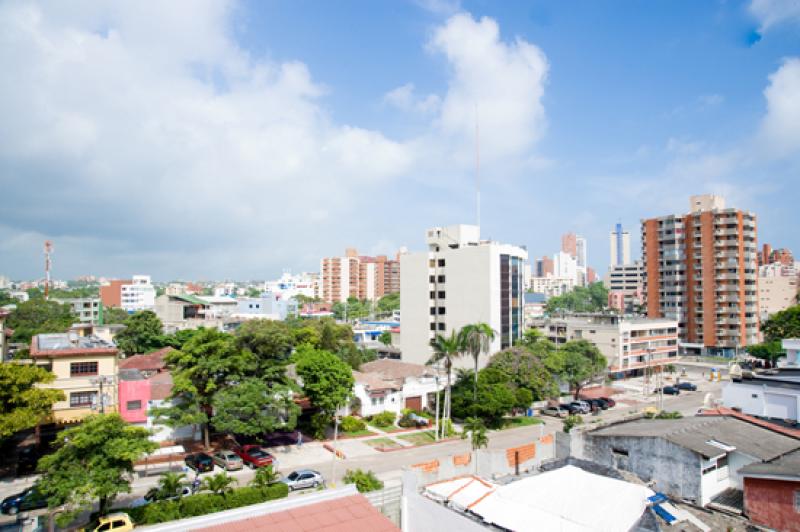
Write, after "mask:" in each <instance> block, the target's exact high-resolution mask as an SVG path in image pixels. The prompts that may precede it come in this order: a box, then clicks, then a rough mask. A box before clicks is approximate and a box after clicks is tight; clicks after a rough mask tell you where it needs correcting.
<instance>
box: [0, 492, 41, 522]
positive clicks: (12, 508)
mask: <svg viewBox="0 0 800 532" xmlns="http://www.w3.org/2000/svg"><path fill="white" fill-rule="evenodd" d="M46 506H47V499H46V498H45V496H44V495H42V494H41V493H40V492H39V490H38V489H36V486H33V487H30V488H28V489H26V490H23V491H21V492H19V493H15V494H14V495H11V496H9V497H6V498H5V499H3V502H2V503H0V512H1V513H4V514H8V515H16V514H17V513H18V512H27V511H28V510H38V509H39V508H44V507H46Z"/></svg>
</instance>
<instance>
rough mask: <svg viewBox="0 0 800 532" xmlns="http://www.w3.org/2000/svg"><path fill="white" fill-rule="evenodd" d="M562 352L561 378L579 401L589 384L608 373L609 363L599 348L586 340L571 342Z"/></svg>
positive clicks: (565, 345)
mask: <svg viewBox="0 0 800 532" xmlns="http://www.w3.org/2000/svg"><path fill="white" fill-rule="evenodd" d="M560 351H561V353H563V357H564V358H563V368H562V374H561V376H562V378H563V379H564V380H565V381H566V382H567V383H568V384H569V385H570V388H571V389H572V390H573V392H574V394H575V399H577V398H578V395H579V394H580V391H581V389H582V388H583V387H584V386H585V385H586V384H587V383H589V382H590V381H591V380H593V379H595V378H596V377H597V376H599V375H601V374H603V373H604V372H605V371H606V368H607V367H608V361H607V360H606V357H604V356H603V354H602V353H600V350H599V349H597V347H595V346H594V345H593V344H591V343H590V342H588V341H586V340H570V341H569V342H567V343H566V344H564V347H563V348H562V349H561V350H560Z"/></svg>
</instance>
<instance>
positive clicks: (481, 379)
mask: <svg viewBox="0 0 800 532" xmlns="http://www.w3.org/2000/svg"><path fill="white" fill-rule="evenodd" d="M472 382H473V377H472V371H471V370H469V371H467V372H464V373H463V374H462V376H461V378H460V379H459V380H458V381H457V382H456V384H455V386H453V392H452V410H453V415H455V416H456V417H457V418H462V419H464V418H467V417H478V418H481V419H482V420H483V422H484V423H485V424H486V425H487V426H488V427H500V426H502V425H503V418H504V416H505V415H506V414H508V413H509V412H511V410H512V409H513V408H514V406H515V405H516V402H517V396H516V393H515V392H516V390H515V388H514V386H513V384H512V383H510V382H509V381H508V378H507V377H506V375H504V374H503V373H502V372H501V371H498V370H497V369H495V368H483V369H482V370H480V371H479V372H478V400H477V402H473V398H472Z"/></svg>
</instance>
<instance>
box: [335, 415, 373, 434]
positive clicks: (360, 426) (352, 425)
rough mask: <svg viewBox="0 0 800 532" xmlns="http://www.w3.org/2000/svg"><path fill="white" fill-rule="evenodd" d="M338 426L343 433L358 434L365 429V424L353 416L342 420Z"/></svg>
mask: <svg viewBox="0 0 800 532" xmlns="http://www.w3.org/2000/svg"><path fill="white" fill-rule="evenodd" d="M339 426H340V427H341V428H342V430H343V431H345V432H359V431H362V430H364V429H366V428H367V424H366V423H364V421H362V420H360V419H358V418H357V417H353V416H346V417H344V418H342V424H341V425H339Z"/></svg>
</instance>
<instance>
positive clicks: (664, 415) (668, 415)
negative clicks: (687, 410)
mask: <svg viewBox="0 0 800 532" xmlns="http://www.w3.org/2000/svg"><path fill="white" fill-rule="evenodd" d="M682 417H683V414H681V413H680V412H678V411H677V410H676V411H675V412H667V411H664V410H662V411H661V412H659V413H658V414H657V415H656V419H680V418H682Z"/></svg>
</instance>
